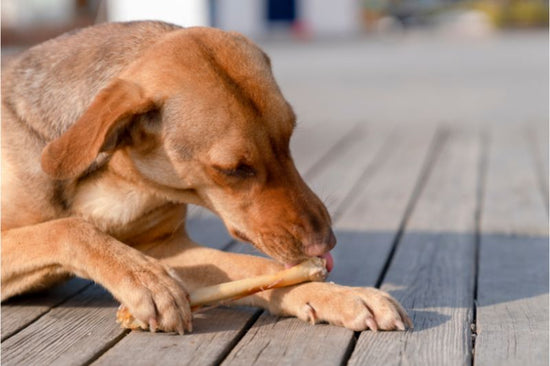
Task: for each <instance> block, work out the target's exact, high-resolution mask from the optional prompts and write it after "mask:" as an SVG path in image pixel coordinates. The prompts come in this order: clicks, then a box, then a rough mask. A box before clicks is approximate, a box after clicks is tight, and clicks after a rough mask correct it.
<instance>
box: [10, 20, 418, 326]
mask: <svg viewBox="0 0 550 366" xmlns="http://www.w3.org/2000/svg"><path fill="white" fill-rule="evenodd" d="M295 121H296V117H295V115H294V113H293V110H292V108H291V107H290V105H289V104H288V103H287V101H286V100H285V99H284V97H283V96H282V94H281V91H280V90H279V88H278V86H277V84H276V82H275V80H274V78H273V74H272V72H271V66H270V60H269V58H268V56H267V55H266V54H265V53H264V52H263V51H261V50H260V49H259V48H258V47H257V46H256V45H255V44H254V43H252V42H251V41H250V40H248V39H247V38H245V37H244V36H242V35H240V34H238V33H234V32H225V31H221V30H218V29H214V28H205V27H193V28H181V27H178V26H175V25H171V24H167V23H163V22H152V21H143V22H128V23H107V24H100V25H96V26H92V27H89V28H84V29H81V30H77V31H73V32H70V33H67V34H64V35H61V36H59V37H57V38H55V39H53V40H49V41H47V42H45V43H42V44H40V45H37V46H35V47H33V48H30V49H29V50H27V51H26V52H24V53H22V54H21V55H19V56H17V57H15V58H14V59H13V60H11V61H10V62H9V63H8V64H7V65H6V67H5V68H4V69H3V72H2V300H5V299H7V298H10V297H12V296H14V295H18V294H22V293H25V292H29V291H33V290H37V289H43V288H47V287H49V286H52V285H54V284H56V283H59V282H60V281H63V280H65V279H67V278H68V277H70V276H73V275H76V276H80V277H83V278H87V279H91V280H93V281H95V282H97V283H99V284H101V285H102V286H104V287H105V288H106V289H107V290H108V291H109V292H110V293H111V294H112V295H113V296H114V297H115V298H116V299H117V300H118V301H120V302H121V303H122V304H124V305H125V306H126V307H127V308H128V309H129V311H130V312H131V313H132V314H133V315H134V317H135V318H137V319H138V320H140V321H142V322H144V323H145V324H148V325H149V327H150V329H151V330H153V331H156V330H160V331H165V332H178V333H180V334H183V333H184V332H188V331H191V330H192V316H191V311H190V306H189V301H188V291H192V290H193V289H196V288H199V287H202V286H208V285H213V284H217V283H221V282H225V281H230V280H236V279H241V278H245V277H250V276H255V275H260V274H268V273H274V272H277V271H280V270H282V269H283V268H285V265H286V266H290V265H293V264H296V263H298V262H300V261H302V260H304V259H306V258H308V257H314V256H320V257H323V258H325V259H326V262H327V268H328V269H329V270H330V269H331V267H332V265H333V263H332V257H331V255H330V250H331V249H332V248H333V247H334V245H335V244H336V239H335V236H334V234H333V231H332V229H331V219H330V216H329V214H328V212H327V210H326V208H325V206H324V205H323V203H322V202H321V201H320V200H319V199H318V198H317V196H316V195H315V194H314V193H313V192H312V191H311V190H310V189H309V188H308V186H307V185H306V184H305V183H304V181H303V180H302V178H301V176H300V174H299V173H298V172H297V170H296V168H295V166H294V163H293V160H292V157H291V154H290V150H289V140H290V137H291V134H292V131H293V128H294V125H295ZM187 204H196V205H200V206H204V207H206V208H208V209H210V210H211V211H213V212H214V213H216V214H217V215H219V216H220V218H221V219H222V220H223V222H224V224H225V226H226V227H227V229H228V231H229V233H230V234H231V235H232V236H233V237H235V238H237V239H239V240H242V241H246V242H250V243H252V244H253V245H254V246H256V247H257V248H258V249H259V250H261V251H262V252H264V253H265V254H267V255H268V256H270V257H271V258H273V260H271V259H266V258H260V257H255V256H247V255H242V254H235V253H225V252H221V251H218V250H214V249H211V248H207V247H203V246H200V245H198V244H196V243H193V242H192V241H191V240H190V238H189V237H188V236H187V234H186V230H185V215H186V205H187ZM236 304H238V305H251V306H258V307H262V308H264V309H267V310H269V311H270V312H271V313H272V314H276V315H281V316H295V317H298V318H300V319H302V320H304V321H308V322H311V323H318V322H327V323H330V324H334V325H338V326H343V327H346V328H349V329H352V330H355V331H362V330H365V329H369V328H370V329H372V330H377V329H384V330H394V329H395V330H404V329H405V328H406V327H411V326H412V324H411V321H410V319H409V317H408V316H407V314H406V312H405V311H404V309H403V308H402V307H401V305H399V303H398V302H397V301H396V300H395V299H393V298H392V297H391V296H390V295H389V294H387V293H385V292H383V291H380V290H377V289H375V288H351V287H345V286H339V285H336V284H332V283H305V284H301V285H296V286H292V287H288V288H282V289H273V290H269V291H265V292H261V293H258V294H255V295H252V296H249V297H246V298H243V299H241V300H239V301H237V302H236Z"/></svg>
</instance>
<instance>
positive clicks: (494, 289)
mask: <svg viewBox="0 0 550 366" xmlns="http://www.w3.org/2000/svg"><path fill="white" fill-rule="evenodd" d="M478 286H479V287H478V288H479V291H478V294H479V295H478V301H477V304H478V308H477V333H478V335H477V338H476V345H475V364H476V365H479V366H486V365H495V366H497V365H499V366H500V365H521V366H522V365H529V366H531V365H535V366H536V365H540V366H543V365H548V364H549V359H548V341H549V338H548V300H549V299H548V238H547V237H546V238H533V237H525V236H511V235H497V234H488V235H484V236H483V237H482V241H481V252H480V269H479V284H478Z"/></svg>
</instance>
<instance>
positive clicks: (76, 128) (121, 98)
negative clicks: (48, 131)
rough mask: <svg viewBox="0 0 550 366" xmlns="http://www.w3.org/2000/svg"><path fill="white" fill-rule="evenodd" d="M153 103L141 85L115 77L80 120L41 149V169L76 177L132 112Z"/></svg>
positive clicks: (141, 109)
mask: <svg viewBox="0 0 550 366" xmlns="http://www.w3.org/2000/svg"><path fill="white" fill-rule="evenodd" d="M154 107H155V103H154V102H153V100H151V99H150V98H147V97H145V95H144V92H143V90H142V89H141V87H140V86H139V85H137V84H135V83H132V82H130V81H126V80H122V79H115V80H114V81H113V82H111V83H110V84H109V85H108V86H107V87H106V88H104V89H102V90H101V91H100V92H99V93H98V94H97V96H96V97H95V98H94V100H93V102H92V104H91V105H90V107H89V108H88V109H87V110H86V112H84V114H83V115H82V117H80V119H79V120H78V121H76V122H75V123H74V124H73V125H72V126H71V127H70V128H69V129H68V130H67V131H66V132H65V133H64V134H63V135H61V136H60V137H59V138H57V139H56V140H53V141H52V142H50V143H49V144H48V145H46V147H45V148H44V150H43V151H42V169H43V170H44V171H45V172H46V173H47V174H48V175H50V176H51V177H52V178H55V179H67V178H74V177H77V176H78V175H80V174H82V173H83V172H84V171H85V170H86V169H87V168H88V167H89V166H90V165H91V164H92V163H93V162H94V160H95V159H96V157H97V155H98V154H99V152H100V151H101V149H102V147H103V146H104V145H105V143H106V142H107V141H110V140H109V139H110V138H112V137H113V136H112V135H113V134H114V133H116V132H117V131H118V130H119V129H121V128H122V127H124V126H125V125H126V124H128V123H129V122H130V120H131V117H132V116H133V115H135V114H140V113H145V112H147V111H149V110H151V109H153V108H154ZM115 137H116V136H115Z"/></svg>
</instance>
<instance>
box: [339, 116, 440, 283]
mask: <svg viewBox="0 0 550 366" xmlns="http://www.w3.org/2000/svg"><path fill="white" fill-rule="evenodd" d="M436 138H437V139H439V137H436V129H435V127H434V126H432V127H426V129H419V130H417V131H414V132H408V131H403V132H402V133H400V134H398V135H396V136H395V137H394V138H393V140H392V142H391V144H392V146H393V149H392V150H391V151H389V152H388V156H386V157H385V159H386V162H385V163H384V164H382V165H381V166H380V167H378V168H377V170H376V171H375V172H374V174H373V176H372V177H370V178H369V179H367V180H365V182H364V183H363V184H362V187H361V188H360V189H359V190H358V192H356V194H355V197H354V199H353V200H350V201H349V203H348V205H347V207H346V208H345V212H344V213H343V215H342V216H341V217H340V218H339V219H338V220H337V221H336V225H335V226H336V229H337V233H338V235H337V237H338V239H339V244H338V245H337V246H336V248H335V249H334V250H333V251H332V253H333V256H334V261H335V263H336V264H337V265H336V266H335V268H334V271H333V273H331V280H333V281H335V282H337V283H342V284H347V285H353V286H358V285H363V286H366V285H368V286H374V284H375V283H376V282H377V279H378V277H379V276H380V274H381V271H382V269H383V267H384V265H385V261H386V258H387V257H388V255H389V254H390V252H391V250H392V246H393V242H394V240H395V239H396V236H397V234H398V231H399V229H400V226H401V224H402V221H403V220H404V217H405V215H406V211H407V209H408V205H409V204H410V201H411V197H412V196H413V194H414V191H415V187H416V185H418V184H419V180H420V179H421V174H422V173H423V170H425V165H426V164H427V161H428V159H429V158H430V157H429V156H428V154H431V153H432V151H431V150H433V148H434V141H435V139H436ZM358 259H360V260H358ZM339 263H341V265H340V264H339Z"/></svg>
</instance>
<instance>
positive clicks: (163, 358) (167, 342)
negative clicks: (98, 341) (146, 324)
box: [93, 308, 258, 366]
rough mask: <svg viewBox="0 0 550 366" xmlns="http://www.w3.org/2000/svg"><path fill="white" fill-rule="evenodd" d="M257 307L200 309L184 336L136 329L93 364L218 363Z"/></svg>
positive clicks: (252, 318) (246, 326) (250, 319)
mask: <svg viewBox="0 0 550 366" xmlns="http://www.w3.org/2000/svg"><path fill="white" fill-rule="evenodd" d="M257 311H258V310H256V309H247V308H237V309H227V308H216V309H212V310H210V311H206V312H204V313H199V314H197V315H195V316H194V319H193V333H191V334H186V335H183V336H179V335H174V334H166V333H157V334H155V333H149V332H141V331H135V332H132V333H130V334H129V335H128V336H126V337H125V338H124V339H123V340H122V341H120V342H119V343H117V344H116V345H115V346H114V347H113V348H112V349H110V350H109V352H107V353H106V354H104V355H103V356H102V357H100V358H99V359H98V360H97V361H96V362H95V363H93V365H134V366H138V365H166V366H168V365H215V364H218V363H219V361H220V359H222V358H223V357H224V355H225V354H227V353H228V352H229V350H230V349H231V347H232V345H233V344H234V343H235V342H236V340H237V339H238V338H239V337H240V336H241V334H242V333H243V332H244V331H245V330H246V329H247V328H248V324H249V322H251V321H253V320H254V319H255V316H254V314H256V312H257ZM144 350H149V351H144Z"/></svg>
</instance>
